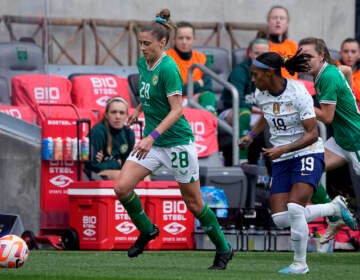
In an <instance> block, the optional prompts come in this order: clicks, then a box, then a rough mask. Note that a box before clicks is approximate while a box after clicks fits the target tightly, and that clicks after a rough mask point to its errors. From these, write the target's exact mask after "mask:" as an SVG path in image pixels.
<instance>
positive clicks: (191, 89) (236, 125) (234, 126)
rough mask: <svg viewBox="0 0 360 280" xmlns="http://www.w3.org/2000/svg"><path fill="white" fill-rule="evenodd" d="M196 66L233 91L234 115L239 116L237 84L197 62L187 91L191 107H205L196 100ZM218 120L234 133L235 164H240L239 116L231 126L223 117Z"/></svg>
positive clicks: (227, 130) (190, 76) (219, 123)
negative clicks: (238, 142) (194, 74)
mask: <svg viewBox="0 0 360 280" xmlns="http://www.w3.org/2000/svg"><path fill="white" fill-rule="evenodd" d="M195 68H199V69H200V70H201V71H202V72H204V73H205V74H208V75H209V76H210V77H211V78H212V79H214V80H215V81H217V82H218V83H220V84H221V85H223V86H224V87H225V88H227V89H228V90H230V91H231V94H232V98H233V104H232V105H233V108H232V109H233V115H234V116H238V115H239V93H238V91H237V89H236V88H235V86H233V85H232V84H230V83H229V82H227V81H225V80H224V79H222V78H220V77H219V76H218V75H217V74H216V73H215V72H214V71H212V70H211V69H209V68H208V67H206V66H204V65H202V64H198V63H195V64H193V65H191V66H190V68H189V71H188V92H187V99H188V104H189V106H190V107H193V108H198V109H203V110H205V108H204V107H202V106H201V105H199V104H198V103H197V102H195V100H194V79H193V72H194V70H195ZM216 119H217V121H218V126H219V127H220V128H221V129H223V130H224V131H226V132H227V133H229V134H230V135H232V151H233V155H232V158H233V165H236V164H238V162H239V146H238V144H237V141H238V138H239V118H233V124H232V126H230V125H229V124H228V123H227V122H225V121H224V120H222V119H219V118H216Z"/></svg>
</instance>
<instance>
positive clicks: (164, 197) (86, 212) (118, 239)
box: [68, 181, 194, 250]
mask: <svg viewBox="0 0 360 280" xmlns="http://www.w3.org/2000/svg"><path fill="white" fill-rule="evenodd" d="M113 187H114V182H113V181H86V182H74V183H73V184H71V186H70V187H69V189H68V195H69V200H70V227H71V228H72V229H74V230H75V231H76V233H77V234H78V237H79V245H80V249H81V250H123V249H128V248H129V247H130V246H131V245H132V244H133V243H134V241H135V240H136V239H137V237H138V236H139V231H138V230H137V229H136V227H135V225H134V224H133V223H132V221H131V220H130V218H129V216H128V214H127V212H126V210H125V209H124V207H123V206H122V204H121V203H120V202H119V201H118V200H117V197H116V195H115V193H114V190H113ZM135 191H136V193H137V194H138V195H139V197H140V199H141V201H142V203H143V206H144V208H145V210H146V212H147V214H148V215H149V217H150V219H151V220H152V221H153V222H154V223H156V224H157V225H158V226H159V228H160V236H159V237H158V238H157V239H155V240H153V241H151V242H150V243H149V245H148V247H147V249H152V250H160V249H169V250H170V249H193V248H194V241H193V236H192V232H193V228H194V218H193V215H192V214H191V213H190V211H188V210H187V208H186V206H185V204H184V202H183V200H182V197H181V194H180V190H179V188H178V184H177V183H176V182H174V181H154V182H144V181H141V182H140V183H139V185H138V186H137V188H136V190H135Z"/></svg>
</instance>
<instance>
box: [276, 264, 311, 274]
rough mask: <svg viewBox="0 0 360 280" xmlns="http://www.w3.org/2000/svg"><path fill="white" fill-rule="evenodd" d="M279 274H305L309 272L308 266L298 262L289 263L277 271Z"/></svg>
mask: <svg viewBox="0 0 360 280" xmlns="http://www.w3.org/2000/svg"><path fill="white" fill-rule="evenodd" d="M278 272H279V273H280V274H306V273H309V268H308V266H307V265H306V264H305V265H300V264H294V263H293V264H291V265H289V266H287V267H285V268H283V269H280V270H279V271H278Z"/></svg>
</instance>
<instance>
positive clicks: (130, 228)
mask: <svg viewBox="0 0 360 280" xmlns="http://www.w3.org/2000/svg"><path fill="white" fill-rule="evenodd" d="M115 228H116V230H117V231H119V232H121V233H123V234H130V233H132V232H134V231H135V230H136V226H135V225H134V224H133V223H130V222H122V223H120V224H118V225H117V226H116V227H115Z"/></svg>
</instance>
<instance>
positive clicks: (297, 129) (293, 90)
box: [255, 79, 324, 161]
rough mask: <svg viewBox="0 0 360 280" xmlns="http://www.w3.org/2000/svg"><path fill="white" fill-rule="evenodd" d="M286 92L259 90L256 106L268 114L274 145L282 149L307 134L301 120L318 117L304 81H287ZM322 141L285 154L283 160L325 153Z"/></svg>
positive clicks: (256, 94)
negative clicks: (273, 92) (273, 93)
mask: <svg viewBox="0 0 360 280" xmlns="http://www.w3.org/2000/svg"><path fill="white" fill-rule="evenodd" d="M286 83H287V84H286V87H285V89H284V91H283V92H282V93H281V94H279V95H277V96H274V95H272V94H270V93H269V91H267V90H265V91H260V90H259V89H256V92H255V103H256V104H257V106H259V108H261V110H262V111H263V113H264V117H265V119H266V121H267V123H268V125H269V129H270V135H271V136H270V142H271V144H273V145H274V146H276V147H278V146H282V145H286V144H290V143H293V142H295V141H297V140H299V139H300V138H301V137H303V135H304V134H305V128H304V127H303V125H302V123H301V121H302V120H306V119H310V118H315V117H316V116H315V111H314V102H313V99H312V97H311V95H310V94H309V93H308V91H307V90H306V88H305V87H304V85H303V84H301V83H300V82H297V81H295V80H291V79H286ZM323 152H324V145H323V142H322V140H321V138H319V139H318V141H317V142H315V143H314V144H312V145H310V146H307V147H305V148H303V149H300V150H297V151H293V152H289V153H286V154H283V155H282V156H281V157H280V158H279V159H277V160H274V161H279V160H284V159H289V158H293V157H297V156H304V155H307V154H315V153H323Z"/></svg>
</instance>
